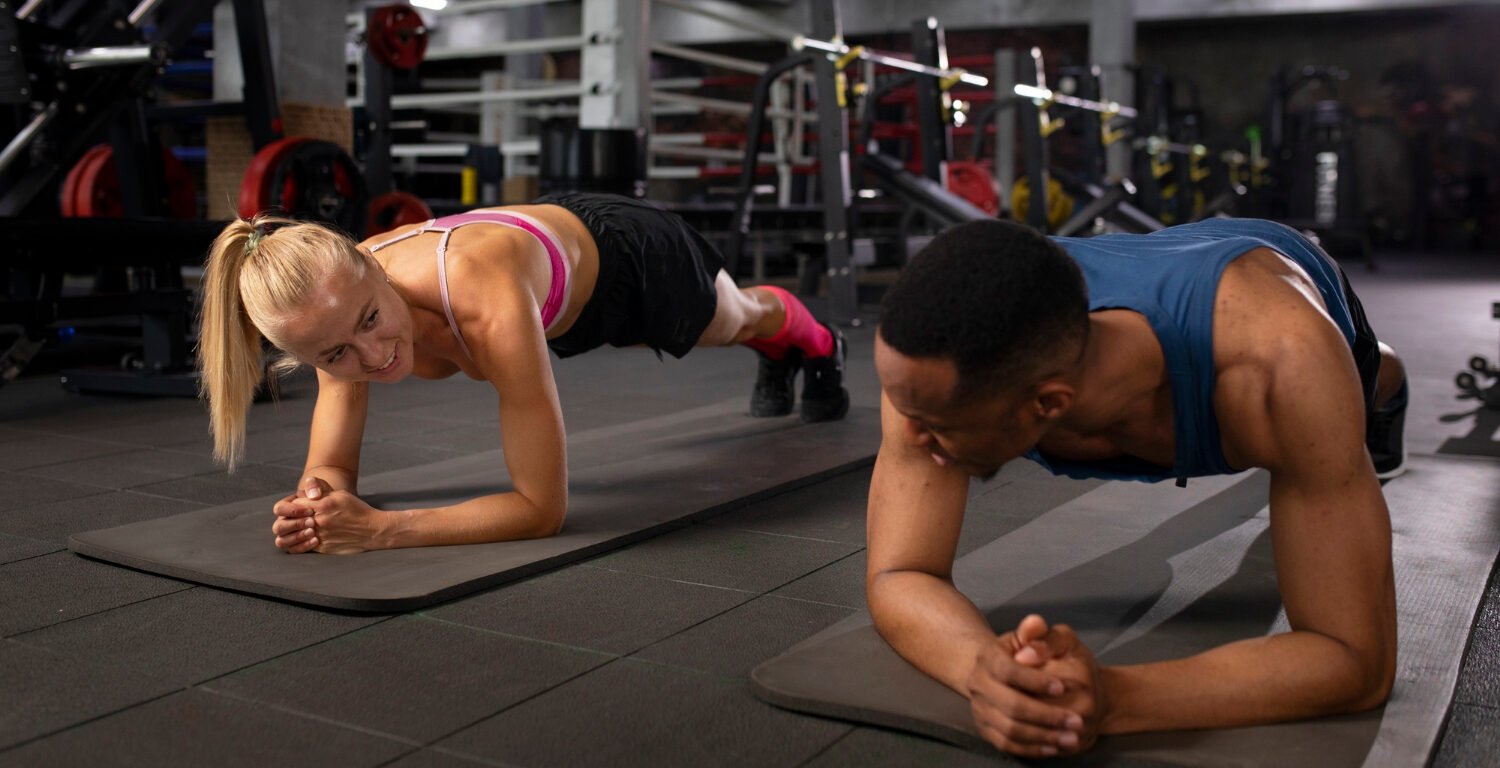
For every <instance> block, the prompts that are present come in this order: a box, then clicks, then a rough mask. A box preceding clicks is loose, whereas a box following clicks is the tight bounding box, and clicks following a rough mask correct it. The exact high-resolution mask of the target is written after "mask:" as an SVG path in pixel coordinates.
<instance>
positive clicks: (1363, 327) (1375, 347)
mask: <svg viewBox="0 0 1500 768" xmlns="http://www.w3.org/2000/svg"><path fill="white" fill-rule="evenodd" d="M1335 264H1337V262H1335ZM1338 270H1339V282H1340V283H1343V285H1344V301H1345V302H1347V303H1348V304H1349V319H1350V320H1351V321H1352V322H1353V323H1354V346H1353V347H1351V348H1350V351H1352V352H1353V353H1354V366H1355V367H1356V368H1358V369H1359V383H1360V385H1361V386H1363V387H1364V392H1365V420H1366V421H1369V419H1370V417H1371V416H1372V415H1374V413H1375V382H1376V378H1377V377H1378V376H1379V374H1380V341H1379V340H1378V339H1376V337H1375V329H1373V328H1371V327H1370V321H1369V319H1367V318H1366V317H1365V306H1364V305H1363V304H1361V303H1360V301H1359V297H1358V296H1356V295H1354V289H1353V288H1351V287H1349V276H1348V275H1346V274H1344V268H1343V267H1339V268H1338Z"/></svg>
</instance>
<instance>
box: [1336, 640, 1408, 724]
mask: <svg viewBox="0 0 1500 768" xmlns="http://www.w3.org/2000/svg"><path fill="white" fill-rule="evenodd" d="M1351 652H1353V651H1352V649H1351ZM1372 655H1373V654H1372ZM1354 661H1355V663H1354V664H1353V665H1352V666H1353V669H1352V670H1351V675H1350V679H1349V680H1348V681H1347V683H1346V684H1345V686H1344V690H1345V693H1346V695H1345V696H1343V697H1340V698H1341V699H1342V706H1340V707H1337V709H1338V710H1340V712H1341V713H1353V712H1364V711H1366V710H1371V709H1375V708H1376V707H1379V706H1381V705H1382V704H1384V703H1385V702H1386V700H1387V699H1389V698H1390V697H1391V688H1392V687H1393V686H1394V685H1395V682H1396V655H1395V654H1394V653H1391V654H1379V655H1378V657H1376V658H1371V657H1370V656H1364V657H1363V658H1361V657H1360V656H1359V655H1356V656H1355V658H1354Z"/></svg>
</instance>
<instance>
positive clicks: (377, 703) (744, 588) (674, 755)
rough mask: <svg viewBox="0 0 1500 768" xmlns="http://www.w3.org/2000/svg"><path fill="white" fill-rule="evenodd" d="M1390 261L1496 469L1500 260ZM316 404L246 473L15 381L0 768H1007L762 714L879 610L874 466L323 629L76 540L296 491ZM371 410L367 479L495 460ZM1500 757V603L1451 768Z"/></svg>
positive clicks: (1, 596) (1397, 316)
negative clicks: (1475, 388)
mask: <svg viewBox="0 0 1500 768" xmlns="http://www.w3.org/2000/svg"><path fill="white" fill-rule="evenodd" d="M1379 261H1380V269H1379V270H1378V271H1374V272H1370V271H1366V270H1364V269H1363V268H1362V267H1361V266H1360V265H1357V264H1355V265H1346V266H1347V268H1348V270H1349V273H1350V278H1351V280H1352V281H1353V282H1354V284H1355V287H1356V290H1357V291H1358V292H1359V293H1360V294H1361V296H1362V297H1363V299H1364V301H1365V305H1366V308H1367V309H1368V311H1369V313H1370V316H1371V321H1372V324H1373V325H1374V327H1375V329H1376V331H1377V332H1378V333H1379V334H1380V335H1381V337H1382V339H1385V340H1387V341H1389V342H1390V343H1391V344H1392V345H1393V346H1395V347H1396V348H1397V349H1398V351H1400V352H1402V353H1403V354H1404V355H1405V356H1406V359H1407V361H1408V365H1409V367H1410V369H1411V374H1412V375H1411V384H1412V390H1413V400H1412V405H1411V409H1410V411H1409V413H1408V415H1407V441H1408V445H1409V447H1410V449H1411V450H1412V452H1414V453H1434V452H1438V451H1439V450H1443V451H1455V450H1463V451H1465V452H1476V451H1477V452H1486V451H1487V452H1488V453H1489V454H1490V455H1494V456H1500V443H1495V442H1494V440H1493V435H1494V432H1495V429H1496V428H1497V427H1500V413H1496V412H1493V411H1492V412H1488V413H1484V412H1481V413H1480V414H1479V416H1480V417H1481V418H1482V419H1483V422H1482V423H1480V422H1476V417H1475V416H1474V415H1465V414H1468V412H1470V411H1472V410H1473V404H1472V401H1470V402H1461V401H1456V400H1455V399H1454V397H1453V395H1454V388H1453V384H1452V378H1453V374H1454V373H1456V372H1457V371H1458V370H1460V369H1461V368H1462V367H1463V366H1464V365H1465V363H1466V361H1467V360H1468V358H1469V357H1470V356H1471V355H1474V354H1485V355H1486V356H1487V357H1491V358H1492V359H1493V358H1494V356H1495V353H1496V351H1497V338H1500V323H1496V322H1494V321H1492V320H1490V319H1489V306H1490V302H1492V301H1495V300H1500V266H1497V265H1496V264H1495V263H1494V262H1493V260H1491V261H1488V262H1481V261H1480V260H1478V259H1475V258H1463V257H1458V256H1433V257H1423V256H1419V255H1416V254H1391V255H1388V256H1384V257H1382V258H1381V259H1380V260H1379ZM871 339H872V331H871V329H870V328H869V326H868V325H866V326H865V327H863V328H860V329H857V330H855V331H853V332H851V333H850V340H851V359H850V364H849V379H850V389H851V392H852V394H853V396H854V399H855V402H856V404H857V405H862V406H866V407H873V406H874V405H875V404H876V403H877V399H878V388H877V383H876V380H875V376H874V371H873V367H872V364H871ZM556 371H557V380H558V386H559V389H560V392H561V396H562V400H563V405H564V410H565V413H566V417H567V422H568V426H569V428H570V429H573V430H579V429H587V428H591V427H599V426H607V425H609V424H613V423H622V422H626V421H631V420H635V419H641V418H648V417H651V416H656V415H662V414H666V413H670V412H674V411H677V410H679V409H683V408H689V407H693V406H697V405H707V404H710V403H715V402H719V401H721V400H723V399H724V398H725V397H729V396H738V395H744V396H746V397H748V395H749V390H750V385H751V379H752V377H753V375H754V361H753V358H752V356H751V355H749V353H747V352H745V351H743V350H700V351H697V352H694V353H693V354H692V355H690V356H689V357H688V358H687V359H685V360H683V361H680V362H678V361H670V360H669V361H668V362H666V363H658V362H657V361H656V360H655V359H654V358H653V357H652V356H651V355H650V354H648V353H645V352H643V351H640V350H600V351H598V352H595V353H590V354H589V355H587V356H584V357H582V358H577V359H573V360H569V361H566V362H560V363H558V364H557V365H556ZM313 397H314V387H313V385H312V384H311V381H310V379H309V378H308V377H306V376H303V377H301V378H298V379H295V380H293V381H292V382H290V383H289V384H288V385H287V386H286V387H285V391H284V393H283V399H282V400H281V401H280V402H279V403H276V404H272V403H265V404H259V405H257V406H256V407H255V409H254V413H253V414H252V415H251V419H250V428H251V430H252V434H251V435H250V439H249V457H250V460H251V461H252V462H254V463H252V464H251V465H250V466H247V467H245V468H243V469H242V470H240V471H239V472H237V473H236V474H234V475H229V474H226V473H225V472H223V471H222V470H221V469H218V468H216V467H215V466H214V465H213V463H212V461H211V459H210V457H209V442H208V436H207V433H206V429H207V426H206V421H205V417H204V414H203V412H202V409H201V406H199V405H198V404H197V403H195V402H192V401H187V400H168V399H159V400H153V399H128V398H116V397H100V396H89V397H78V396H70V395H66V394H64V393H63V392H62V391H61V390H60V388H59V387H58V386H57V384H56V381H55V379H54V378H52V377H38V378H33V379H27V380H23V381H21V382H19V383H17V384H15V385H13V386H11V387H7V388H6V389H4V390H0V467H4V468H5V470H4V471H0V634H3V636H4V638H5V639H4V640H3V645H0V692H3V695H0V701H3V702H4V705H3V706H0V765H57V764H96V763H99V762H101V761H104V762H109V761H112V760H117V761H118V762H121V763H132V764H142V765H153V766H165V765H195V766H196V765H248V766H260V765H266V764H273V763H274V764H277V765H284V766H293V765H330V764H336V765H369V766H376V765H397V766H402V767H403V768H415V767H416V766H472V765H525V766H546V765H559V766H573V765H593V764H641V765H662V766H667V765H695V766H696V765H705V764H708V765H755V766H769V765H787V766H792V765H814V766H830V765H845V764H848V765H862V766H883V765H990V764H994V760H993V759H991V758H987V757H984V756H980V755H975V754H971V753H968V752H964V751H962V750H959V749H956V748H953V747H949V746H947V745H945V744H941V743H938V742H933V741H928V740H925V739H921V738H916V737H911V736H906V735H903V734H900V733H895V732H890V731H884V730H880V729H875V728H869V727H861V726H852V725H848V724H845V723H841V722H836V721H831V720H822V719H818V718H813V717H805V716H801V715H796V714H791V713H787V712H783V711H780V710H777V709H774V708H772V707H770V706H768V705H765V704H763V703H761V702H760V701H758V700H756V699H755V698H754V697H753V696H752V695H751V694H750V691H749V686H748V683H747V673H748V672H749V670H750V669H751V668H752V667H753V666H754V665H756V664H757V663H759V662H760V661H762V660H765V659H767V658H770V657H771V656H774V655H775V654H777V653H779V652H781V651H782V650H784V649H786V648H788V647H790V646H791V645H793V644H795V643H797V642H798V641H800V640H802V639H803V638H805V637H807V636H810V635H812V634H814V633H816V632H817V631H818V630H820V629H822V628H823V627H825V626H828V625H830V624H833V623H834V622H837V621H839V620H841V619H843V618H845V617H847V616H850V615H852V614H854V613H855V612H857V611H860V610H862V609H863V608H864V594H863V573H864V554H863V549H864V508H865V494H866V492H867V490H868V487H869V469H868V468H866V469H863V470H858V471H855V472H851V473H848V474H844V475H841V476H838V477H834V478H831V479H829V480H826V481H824V482H822V483H819V484H816V485H813V486H810V487H806V488H802V489H800V490H797V491H794V492H790V493H787V494H784V495H782V496H778V497H774V498H771V499H768V500H765V501H763V502H761V503H758V504H755V505H753V506H750V507H747V508H743V509H740V510H737V511H734V512H731V513H728V514H725V515H722V516H720V517H718V518H714V519H712V520H710V521H707V522H704V523H701V524H697V525H692V526H689V527H687V528H684V529H680V530H678V531H674V532H672V533H668V534H666V535H663V536H660V537H658V538H654V539H650V540H647V541H644V542H640V543H637V544H635V545H633V546H630V547H627V548H624V549H621V550H617V551H615V552H613V553H610V554H606V555H603V556H600V557H597V558H594V559H592V560H588V561H585V562H583V563H579V564H576V565H572V566H568V567H564V568H561V569H559V570H556V571H552V572H550V573H547V574H544V575H542V576H537V577H534V578H531V579H527V580H524V581H521V582H517V583H513V584H510V585H507V586H504V587H500V588H496V589H492V590H489V591H486V592H482V593H479V594H476V595H472V596H470V597H467V598H464V599H460V600H457V601H454V602H452V603H448V604H445V605H442V606H439V607H436V608H432V609H429V610H423V611H419V612H417V613H414V614H405V615H395V616H389V615H376V616H369V615H353V614H341V613H334V612H328V611H320V610H312V609H308V608H303V607H300V606H296V605H290V604H284V603H278V602H274V601H269V600H264V599H260V598H256V597H249V596H244V595H239V594H235V593H229V592H223V591H219V590H215V589H210V588H206V587H199V586H194V585H192V584H189V583H186V582H180V581H175V580H172V579H166V578H160V577H157V576H153V575H148V574H144V573H138V572H135V571H130V570H126V569H123V568H118V567H114V566H110V565H104V564H101V563H97V562H93V561H90V560H87V559H84V558H82V557H78V556H75V555H73V554H72V553H70V552H68V551H67V550H66V540H67V537H68V535H69V534H72V533H76V532H81V531H86V530H91V529H94V528H101V527H108V526H114V525H120V524H124V523H128V522H132V521H137V520H144V519H149V518H155V517H161V516H166V515H171V514H175V513H179V512H183V511H188V510H192V509H195V508H200V507H205V506H209V505H214V504H221V503H225V502H229V501H233V500H237V499H243V498H252V497H257V496H261V495H265V494H269V493H275V492H280V491H285V490H287V489H290V488H292V487H294V484H295V482H296V480H297V477H298V473H299V471H300V469H301V466H302V459H303V456H304V453H305V450H306V425H307V420H308V416H309V414H310V412H311V409H312V404H313ZM372 400H373V403H374V406H373V408H372V416H371V419H370V424H369V428H368V436H367V443H366V447H365V451H364V461H365V465H366V466H365V471H366V472H367V473H375V472H382V471H386V470H392V469H397V468H402V467H409V466H416V465H422V464H427V463H430V462H434V461H438V460H442V459H445V458H450V457H452V456H455V455H459V454H461V453H463V452H467V451H473V450H479V449H490V448H493V447H495V445H496V425H495V420H496V415H495V412H496V411H495V407H494V395H493V393H492V392H491V391H490V389H489V388H488V387H486V386H484V385H481V384H478V383H475V382H470V381H466V380H462V381H460V380H453V381H445V382H438V383H431V382H416V381H413V382H410V383H403V384H400V385H396V386H391V387H376V388H374V392H373V395H372ZM1094 485H1095V484H1094V483H1087V482H1075V481H1066V480H1059V479H1054V478H1044V477H1043V476H1042V475H1041V474H1040V473H1039V472H1038V471H1037V470H1035V469H1034V468H1032V467H1030V466H1029V465H1026V464H1025V463H1024V462H1016V463H1013V465H1012V466H1010V467H1007V468H1006V470H1005V472H1004V473H1003V474H1002V476H1001V478H1000V479H998V480H997V481H995V482H992V483H990V484H988V485H984V486H979V485H976V486H975V489H974V492H973V494H972V495H971V502H970V513H969V516H968V519H967V520H966V522H965V531H964V537H963V540H962V543H961V549H960V553H961V554H962V553H964V552H968V551H970V550H972V549H974V548H976V547H978V546H980V545H983V544H985V543H987V542H989V541H991V540H993V539H995V538H996V537H998V536H1001V535H1003V534H1005V533H1006V532H1008V531H1010V530H1012V529H1014V528H1016V527H1017V526H1019V525H1021V524H1023V523H1024V522H1026V521H1027V520H1028V519H1029V518H1030V517H1032V516H1034V515H1036V514H1039V513H1041V512H1043V511H1046V510H1047V509H1049V508H1051V507H1052V506H1055V505H1057V504H1059V503H1062V502H1064V501H1066V500H1068V499H1070V498H1072V497H1074V496H1076V495H1079V494H1081V493H1083V492H1085V491H1087V490H1089V489H1090V488H1092V487H1094ZM269 522H270V515H269V510H268V512H267V530H268V532H269ZM268 545H269V533H268ZM1497 753H1500V589H1497V588H1496V585H1495V584H1493V583H1492V584H1491V586H1490V588H1489V590H1488V591H1487V593H1486V597H1485V601H1484V605H1483V607H1482V608H1481V610H1480V612H1479V616H1478V618H1477V619H1476V622H1475V627H1474V629H1473V632H1472V635H1471V640H1470V644H1469V648H1468V651H1467V653H1466V659H1465V662H1464V667H1463V671H1462V673H1461V675H1460V678H1459V681H1458V687H1457V693H1456V696H1455V701H1454V703H1453V707H1452V711H1451V714H1450V718H1449V722H1448V725H1447V727H1446V729H1445V732H1444V734H1443V736H1442V739H1441V743H1440V745H1439V748H1438V750H1437V752H1436V754H1435V758H1434V762H1435V764H1436V765H1440V766H1466V765H1476V764H1481V763H1486V762H1488V761H1490V760H1492V759H1493V756H1494V755H1495V754H1497Z"/></svg>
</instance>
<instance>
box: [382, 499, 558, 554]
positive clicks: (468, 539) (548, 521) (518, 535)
mask: <svg viewBox="0 0 1500 768" xmlns="http://www.w3.org/2000/svg"><path fill="white" fill-rule="evenodd" d="M566 511H567V505H566V503H565V502H564V503H561V504H553V505H538V504H536V503H534V502H532V501H531V500H530V499H528V498H526V497H525V496H522V495H521V494H519V493H516V492H514V491H512V492H510V493H497V494H492V495H489V496H480V497H478V498H475V499H470V500H468V501H465V502H462V503H460V504H454V505H452V506H447V507H431V508H424V509H408V510H400V511H393V512H387V513H386V514H387V515H388V518H387V521H386V525H384V526H383V527H382V528H383V530H382V531H381V534H380V541H378V542H376V544H377V546H378V548H381V549H396V548H400V547H428V546H436V545H444V544H482V543H486V542H491V541H514V540H518V539H539V538H544V537H547V536H552V535H554V534H556V533H557V532H558V531H559V530H561V529H562V523H563V516H564V514H565V513H566Z"/></svg>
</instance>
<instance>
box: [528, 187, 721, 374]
mask: <svg viewBox="0 0 1500 768" xmlns="http://www.w3.org/2000/svg"><path fill="white" fill-rule="evenodd" d="M536 203H537V204H538V205H557V206H561V207H563V208H566V209H568V211H570V212H571V213H572V214H573V215H574V216H577V217H578V218H579V219H580V220H581V221H582V222H583V224H584V226H585V227H587V228H588V230H589V233H590V234H592V235H593V236H594V244H595V245H597V246H598V248H599V279H598V282H596V283H595V284H594V293H593V295H591V296H590V297H589V300H588V303H587V304H585V305H584V307H583V312H582V314H580V315H579V316H578V320H577V321H576V322H574V323H573V327H571V328H569V329H568V331H567V332H566V333H564V334H563V335H561V336H559V337H557V338H555V339H553V340H551V341H549V342H547V346H549V347H551V348H552V351H553V352H555V353H557V355H558V357H569V356H572V355H576V354H579V353H581V352H587V351H588V350H590V349H593V348H594V347H598V346H602V345H604V344H610V345H612V346H616V347H630V346H637V345H641V344H644V345H646V346H648V347H651V348H652V349H654V350H656V351H657V354H660V353H662V352H666V353H668V354H670V355H672V356H673V357H682V356H683V355H686V354H687V353H688V350H691V349H692V348H693V345H695V344H697V343H698V338H699V337H700V336H702V335H703V331H704V329H706V328H707V327H708V324H709V322H710V321H711V320H713V317H714V311H715V310H717V309H718V306H719V297H718V293H717V292H716V291H715V290H714V279H715V278H716V277H717V276H718V274H719V270H720V269H722V268H723V267H724V257H723V256H721V255H720V254H719V251H718V249H716V248H714V247H713V245H712V244H711V243H709V242H708V241H707V240H705V239H704V238H703V235H701V234H699V233H698V232H697V231H696V230H694V229H693V228H692V227H690V226H688V224H687V222H685V221H683V220H682V217H681V216H678V215H677V214H675V213H672V212H671V211H668V210H666V209H664V208H662V207H660V206H658V205H656V204H655V203H651V202H647V201H645V200H636V199H634V198H629V197H623V196H620V195H605V194H595V193H589V192H564V193H560V194H552V195H547V196H545V197H542V198H541V199H539V200H537V201H536Z"/></svg>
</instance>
